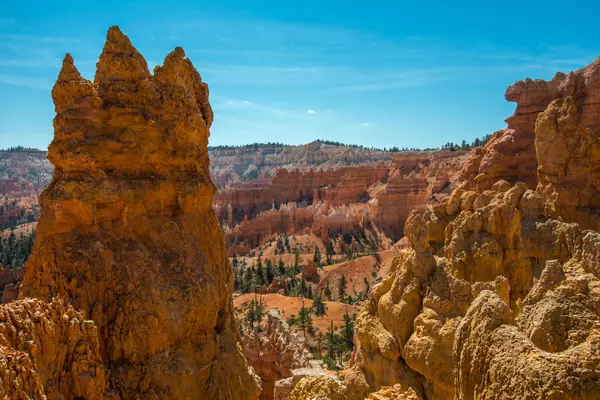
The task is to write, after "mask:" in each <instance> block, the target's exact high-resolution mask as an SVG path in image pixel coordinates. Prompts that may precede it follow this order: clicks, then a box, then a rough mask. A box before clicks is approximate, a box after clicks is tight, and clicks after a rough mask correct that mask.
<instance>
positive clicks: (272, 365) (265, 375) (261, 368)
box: [243, 310, 313, 400]
mask: <svg viewBox="0 0 600 400" xmlns="http://www.w3.org/2000/svg"><path fill="white" fill-rule="evenodd" d="M243 340H244V348H245V351H246V357H247V359H248V362H249V363H250V364H251V365H252V367H253V368H254V370H255V371H256V374H257V375H258V376H259V377H260V379H261V382H262V393H261V396H260V398H261V400H273V398H274V390H275V382H276V381H278V380H280V379H284V378H288V377H291V376H292V370H295V369H298V368H305V367H308V366H309V362H310V360H311V359H312V358H313V357H312V355H311V354H310V352H309V351H308V344H307V343H306V341H305V340H304V339H303V338H300V337H299V336H297V335H296V334H294V333H293V332H291V331H290V328H289V326H288V324H287V323H286V322H285V321H283V320H282V319H281V316H280V315H279V312H277V310H270V311H269V312H268V313H267V320H266V322H265V326H264V329H263V330H262V331H261V332H259V330H258V328H256V329H254V330H253V331H252V332H248V333H247V334H246V335H244V339H243Z"/></svg>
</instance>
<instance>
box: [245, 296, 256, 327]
mask: <svg viewBox="0 0 600 400" xmlns="http://www.w3.org/2000/svg"><path fill="white" fill-rule="evenodd" d="M246 321H248V325H250V329H251V330H253V329H254V323H255V322H256V301H255V300H254V299H253V300H251V301H250V308H249V309H248V311H247V312H246Z"/></svg>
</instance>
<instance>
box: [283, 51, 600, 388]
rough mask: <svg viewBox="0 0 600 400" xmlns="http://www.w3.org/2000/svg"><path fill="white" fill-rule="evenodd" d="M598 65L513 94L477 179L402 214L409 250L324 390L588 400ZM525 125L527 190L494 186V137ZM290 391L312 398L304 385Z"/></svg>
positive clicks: (595, 306)
mask: <svg viewBox="0 0 600 400" xmlns="http://www.w3.org/2000/svg"><path fill="white" fill-rule="evenodd" d="M599 65H600V60H597V61H596V62H595V63H594V64H592V65H591V66H589V67H586V68H585V69H583V70H580V71H577V72H575V73H572V74H570V75H564V74H558V75H557V77H556V78H555V79H554V80H553V81H552V82H550V83H547V82H543V81H536V82H533V81H527V82H524V83H519V84H517V85H515V86H514V87H512V88H509V91H508V93H509V94H510V98H511V99H512V98H515V99H518V101H519V107H518V108H517V112H516V114H515V116H514V117H511V119H509V129H508V130H507V131H504V132H500V133H497V134H496V135H495V136H494V137H493V138H492V140H491V141H490V143H491V145H489V146H486V148H484V149H483V154H484V155H483V158H484V159H485V157H486V156H489V158H488V161H486V163H487V162H489V163H490V164H486V163H484V162H483V161H482V164H481V166H484V172H482V170H481V169H480V170H479V174H480V175H477V176H478V177H479V178H476V179H475V181H474V184H473V185H469V184H463V185H461V186H460V187H459V188H457V189H455V190H454V191H453V193H452V195H451V196H449V197H446V198H445V199H443V200H442V201H441V202H440V203H438V204H436V205H432V206H431V207H429V208H427V209H421V210H417V211H413V212H412V213H411V215H410V216H409V218H408V220H407V222H406V227H405V233H406V236H407V238H408V240H409V241H410V247H408V248H403V249H401V250H400V251H399V253H398V255H397V256H396V259H395V261H394V262H393V263H392V267H391V270H390V273H389V274H388V276H387V277H386V278H385V279H384V280H383V282H381V283H380V284H378V285H376V286H375V287H373V288H372V290H371V295H370V297H369V299H368V301H367V304H366V306H365V307H364V309H363V311H362V312H361V313H360V314H359V316H358V318H357V323H356V334H357V337H358V348H357V349H356V351H355V355H354V361H355V363H354V365H353V366H352V368H351V369H350V371H348V372H347V373H346V375H345V380H344V384H343V385H337V386H335V385H334V386H335V387H333V386H331V385H328V386H327V387H328V388H330V390H329V391H330V392H331V393H332V396H338V394H339V393H340V391H341V393H342V394H343V396H345V397H344V398H347V399H361V398H364V397H365V396H366V395H367V394H368V393H369V392H373V391H376V390H379V393H377V394H373V395H372V398H382V397H381V396H382V394H381V392H382V391H383V392H385V393H388V394H390V395H394V392H396V393H397V394H398V396H401V397H399V398H426V399H436V398H440V399H503V398H507V399H508V398H511V399H512V398H519V399H539V398H552V399H595V398H598V393H600V307H599V305H600V232H598V210H599V207H598V205H599V203H598V202H599V201H600V200H598V199H599V197H598V193H599V192H598V187H599V186H598V182H599V180H598V179H599V174H598V156H599V155H600V131H599V130H598V127H599V126H600V124H598V118H599V117H600V115H599V110H598V108H597V105H598V101H597V93H598V88H599V85H598V82H600V81H599V80H598V73H599ZM523 87H527V88H528V89H527V90H528V91H529V92H528V91H527V90H525V89H523ZM534 89H535V90H534ZM521 90H523V91H521ZM517 93H520V94H518V95H517ZM514 96H516V97H514ZM557 97H559V98H558V99H556V100H553V99H555V98H557ZM593 99H596V100H593ZM525 107H531V108H525ZM524 108H525V109H524ZM532 116H535V117H536V118H537V121H536V120H535V118H534V119H533V120H532V119H531V118H533V117H532ZM510 126H512V128H511V127H510ZM534 126H535V138H533V137H532V138H531V144H532V145H533V144H535V150H536V151H537V159H535V163H534V164H535V165H536V166H537V176H538V181H539V183H538V185H537V190H536V191H534V190H532V188H531V185H532V182H529V185H530V186H529V187H528V185H527V184H525V183H523V182H518V183H516V184H511V183H509V182H508V181H506V180H497V181H496V180H493V178H498V177H503V176H505V175H504V172H502V171H503V169H504V168H505V167H506V166H507V165H506V163H505V162H504V161H503V160H504V158H502V157H501V156H500V154H499V153H494V151H495V150H497V148H496V147H494V146H495V145H494V143H502V142H503V141H504V140H509V141H512V140H513V139H514V136H513V134H514V133H515V131H516V132H520V133H521V134H522V133H527V132H529V133H531V132H533V129H534ZM511 130H512V131H511ZM529 133H527V134H529ZM507 138H508V139H507ZM494 149H495V150H494ZM507 154H508V153H507ZM534 154H536V153H534ZM505 161H506V162H508V161H507V160H505ZM497 164H499V165H497ZM488 167H489V168H488ZM466 168H467V169H469V168H471V167H469V166H468V165H467V166H466ZM527 168H529V167H527ZM485 171H488V172H489V173H487V175H486V172H485ZM490 171H495V172H493V173H492V172H490ZM527 171H529V169H526V170H523V171H521V172H522V173H520V172H519V173H517V174H513V175H511V176H510V177H509V178H510V179H511V180H513V179H520V178H525V177H526V176H527V175H528V172H527ZM482 173H483V174H484V175H481V174H482ZM482 177H483V178H485V179H483V178H482ZM489 179H491V181H488V180H489ZM472 183H473V182H472ZM590 228H591V229H590ZM392 385H393V387H392V389H389V388H388V389H382V388H384V387H389V386H392ZM297 388H298V391H299V392H298V393H301V394H302V396H308V397H310V395H311V393H319V390H317V389H316V388H315V382H314V380H313V381H306V382H304V381H301V382H300V383H299V384H298V385H297ZM334 389H335V390H334ZM380 389H381V390H380ZM293 394H294V393H293ZM383 398H385V397H383Z"/></svg>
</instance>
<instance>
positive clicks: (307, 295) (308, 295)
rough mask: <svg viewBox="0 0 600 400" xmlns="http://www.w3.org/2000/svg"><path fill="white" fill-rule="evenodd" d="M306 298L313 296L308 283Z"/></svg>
mask: <svg viewBox="0 0 600 400" xmlns="http://www.w3.org/2000/svg"><path fill="white" fill-rule="evenodd" d="M306 298H308V299H311V300H312V298H313V292H312V285H311V284H309V285H308V288H307V289H306Z"/></svg>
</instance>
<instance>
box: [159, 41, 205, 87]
mask: <svg viewBox="0 0 600 400" xmlns="http://www.w3.org/2000/svg"><path fill="white" fill-rule="evenodd" d="M196 75H198V72H197V71H196V70H195V69H194V66H193V65H192V63H191V61H190V60H188V59H186V58H185V52H184V51H183V49H182V48H181V47H175V49H174V50H173V51H172V52H170V53H169V54H168V55H167V56H166V57H165V61H164V62H163V65H162V66H158V65H157V66H156V67H155V68H154V78H155V79H157V81H159V82H163V83H167V82H169V83H171V84H174V83H176V84H179V85H185V82H188V81H190V77H193V79H198V81H199V82H200V76H199V75H198V77H197V78H195V76H196ZM193 79H192V80H193Z"/></svg>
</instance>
